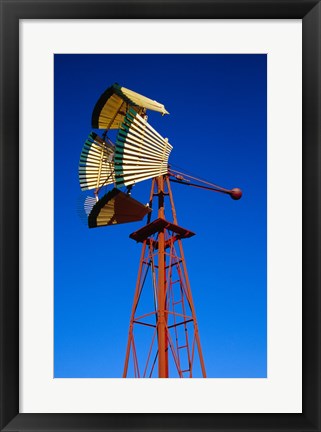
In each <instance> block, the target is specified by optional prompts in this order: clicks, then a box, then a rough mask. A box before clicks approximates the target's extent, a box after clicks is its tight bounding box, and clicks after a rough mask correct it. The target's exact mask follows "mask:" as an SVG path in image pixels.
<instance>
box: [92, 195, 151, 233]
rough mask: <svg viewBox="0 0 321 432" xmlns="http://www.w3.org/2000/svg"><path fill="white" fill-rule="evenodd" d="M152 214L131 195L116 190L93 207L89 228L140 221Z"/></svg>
mask: <svg viewBox="0 0 321 432" xmlns="http://www.w3.org/2000/svg"><path fill="white" fill-rule="evenodd" d="M150 212H151V209H150V208H149V207H148V205H146V206H145V205H144V204H142V203H140V202H139V201H137V200H135V199H134V198H132V197H130V196H129V195H127V194H125V193H124V192H121V191H120V190H118V189H116V188H114V189H113V190H111V191H110V192H108V193H107V194H106V195H104V196H103V197H102V198H101V199H100V200H99V201H97V202H96V204H95V205H94V206H93V207H92V210H91V212H90V213H89V215H88V226H89V228H96V227H101V226H108V225H116V224H122V223H127V222H135V221H140V220H142V219H143V218H144V216H146V215H147V214H148V213H150Z"/></svg>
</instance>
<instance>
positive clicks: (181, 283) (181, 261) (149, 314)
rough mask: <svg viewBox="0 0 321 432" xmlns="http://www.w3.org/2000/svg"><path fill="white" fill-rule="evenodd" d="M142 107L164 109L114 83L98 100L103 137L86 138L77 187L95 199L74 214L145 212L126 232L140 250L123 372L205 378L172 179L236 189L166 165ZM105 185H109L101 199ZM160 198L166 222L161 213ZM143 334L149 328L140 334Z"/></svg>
mask: <svg viewBox="0 0 321 432" xmlns="http://www.w3.org/2000/svg"><path fill="white" fill-rule="evenodd" d="M148 110H152V111H156V112H159V113H160V114H162V115H166V114H169V113H168V111H167V110H166V108H165V106H164V105H163V104H161V103H159V102H157V101H155V100H153V99H149V98H147V97H145V96H143V95H141V94H139V93H136V92H134V91H132V90H129V89H127V88H125V87H121V86H120V85H119V84H117V83H115V84H113V85H112V86H111V87H109V88H108V89H107V90H106V91H105V92H104V93H103V94H102V95H101V96H100V97H99V99H98V101H97V103H96V105H95V106H94V110H93V113H92V127H93V128H94V129H101V130H102V131H103V132H102V136H99V135H98V134H97V133H96V132H91V133H90V134H89V135H88V137H87V139H86V141H85V143H84V146H83V148H82V151H81V154H80V160H79V166H78V177H79V184H80V188H81V190H82V191H88V190H92V191H93V195H94V196H93V197H91V196H87V197H86V198H85V199H84V204H83V210H81V209H80V212H81V214H82V218H83V219H84V218H86V219H87V224H88V227H89V228H96V227H104V226H111V225H115V224H122V223H130V222H137V221H140V220H142V219H143V218H144V217H145V216H147V223H146V225H145V226H143V227H142V228H140V229H138V230H137V231H135V232H133V233H132V234H131V235H130V238H131V239H133V240H135V241H136V242H138V243H141V244H142V253H141V258H140V263H139V269H138V276H137V281H136V289H135V293H134V301H133V305H132V312H131V316H130V325H129V333H128V340H127V348H126V354H125V362H124V369H123V377H124V378H126V377H136V378H141V377H155V376H157V377H159V378H168V377H180V378H185V377H189V378H192V377H194V376H202V377H204V378H205V377H206V369H205V362H204V359H203V354H202V348H201V343H200V336H199V331H198V324H197V319H196V313H195V307H194V303H193V299H192V292H191V288H190V283H189V278H188V273H187V266H186V261H185V257H184V251H183V245H182V240H184V239H187V238H190V237H192V236H193V235H194V233H193V232H192V231H190V230H188V229H186V228H183V227H181V226H180V225H179V224H178V221H177V216H176V209H175V205H174V199H173V194H172V190H171V183H172V182H173V183H178V184H181V185H185V186H189V187H196V188H201V189H206V190H209V191H213V192H217V193H223V194H227V195H230V196H231V198H233V199H234V200H239V199H240V198H241V196H242V191H241V190H240V189H239V188H234V189H226V188H223V187H221V186H218V185H216V184H214V183H211V182H208V181H206V180H203V179H200V178H197V177H195V176H192V175H189V174H187V173H184V172H182V171H177V170H175V169H173V168H171V167H170V165H169V156H170V154H171V151H172V149H173V146H172V145H171V144H170V142H169V140H168V138H165V137H163V136H162V135H161V134H160V133H159V132H158V131H156V130H155V129H154V128H153V127H152V126H151V125H150V124H149V123H148V117H147V111H148ZM111 129H116V130H117V137H116V140H115V142H112V141H111V139H110V138H109V137H108V131H109V130H111ZM146 180H149V181H151V191H150V197H149V202H148V204H146V205H144V204H142V203H141V202H139V201H137V200H136V199H134V198H133V197H132V196H131V189H132V187H133V186H134V185H135V184H136V183H139V182H143V181H146ZM105 187H111V189H110V190H109V191H107V192H106V193H105V194H104V195H103V196H101V197H99V195H100V194H101V191H102V189H103V188H105ZM124 188H125V189H126V190H125V191H123V190H121V189H124ZM165 201H166V202H167V201H168V206H169V209H170V213H171V218H170V219H166V217H165ZM152 212H153V214H154V215H155V219H154V220H153V221H152V220H151V215H152ZM147 285H149V287H148V286H147ZM145 297H146V299H144V298H145ZM142 331H147V333H146V334H144V335H143V336H142V334H141V332H142Z"/></svg>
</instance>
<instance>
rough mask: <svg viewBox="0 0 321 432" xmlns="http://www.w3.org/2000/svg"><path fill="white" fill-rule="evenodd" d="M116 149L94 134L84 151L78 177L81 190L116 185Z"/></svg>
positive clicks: (87, 141)
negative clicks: (114, 158) (114, 157)
mask: <svg viewBox="0 0 321 432" xmlns="http://www.w3.org/2000/svg"><path fill="white" fill-rule="evenodd" d="M113 156H114V147H113V146H112V145H111V144H109V143H106V142H105V141H104V140H103V139H102V138H100V137H99V136H98V135H97V134H95V133H94V132H91V134H89V136H88V138H87V140H86V142H85V144H84V147H83V149H82V152H81V155H80V160H79V166H78V177H79V183H80V188H81V190H83V191H84V190H88V189H97V188H100V187H102V186H105V185H109V184H112V183H114V181H115V178H114V162H113Z"/></svg>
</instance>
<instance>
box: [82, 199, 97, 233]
mask: <svg viewBox="0 0 321 432" xmlns="http://www.w3.org/2000/svg"><path fill="white" fill-rule="evenodd" d="M96 202H97V199H96V198H94V197H91V196H86V197H84V195H83V194H81V195H80V196H79V197H78V200H77V213H78V215H79V217H80V219H81V221H82V222H83V223H84V225H86V226H88V216H89V214H90V212H91V210H92V208H93V207H94V205H95V204H96Z"/></svg>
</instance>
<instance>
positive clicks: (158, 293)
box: [123, 175, 206, 378]
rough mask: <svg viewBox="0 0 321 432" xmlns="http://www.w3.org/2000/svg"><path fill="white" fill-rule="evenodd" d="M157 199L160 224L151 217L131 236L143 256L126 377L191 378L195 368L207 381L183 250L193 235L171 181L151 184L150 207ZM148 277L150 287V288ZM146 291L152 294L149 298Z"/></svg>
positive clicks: (134, 306)
mask: <svg viewBox="0 0 321 432" xmlns="http://www.w3.org/2000/svg"><path fill="white" fill-rule="evenodd" d="M155 197H157V204H158V215H157V216H158V218H157V219H156V220H154V221H153V222H150V216H149V217H148V220H147V224H146V225H145V226H144V227H143V228H141V229H139V230H138V231H136V232H134V233H132V234H131V235H130V237H131V238H132V239H133V240H136V241H137V242H141V243H142V253H141V258H140V263H139V271H138V277H137V283H136V290H135V295H134V301H133V306H132V312H131V317H130V324H129V335H128V342H127V350H126V358H125V365H124V372H123V377H124V378H126V377H128V376H133V377H135V378H147V377H153V376H155V377H159V378H168V377H169V376H171V377H180V378H184V377H190V378H191V377H193V376H194V375H193V374H194V371H195V367H197V368H198V371H199V373H200V374H201V376H203V377H206V370H205V364H204V359H203V354H202V348H201V343H200V337H199V333H198V326H197V320H196V314H195V308H194V303H193V298H192V292H191V288H190V283H189V279H188V274H187V268H186V262H185V258H184V251H183V245H182V240H183V239H185V238H188V237H191V236H193V235H194V233H193V232H191V231H189V230H187V229H185V228H182V227H180V226H179V225H178V224H177V217H176V212H175V206H174V200H173V195H172V191H171V187H170V181H169V177H168V175H164V176H159V177H157V178H155V179H153V181H152V187H151V194H150V207H152V205H153V199H154V198H155ZM166 198H168V199H169V203H170V207H171V213H172V218H171V219H172V221H168V220H166V219H165V205H164V204H165V199H166ZM148 273H149V274H150V275H149V276H150V278H149V281H150V284H149V287H146V285H148V283H147V278H148ZM146 289H147V290H149V292H147V293H146ZM144 294H145V295H147V296H148V295H150V294H151V297H152V300H153V301H152V302H150V303H147V302H145V303H144V301H143V295H144ZM141 303H143V305H141ZM148 304H149V305H150V306H147V305H148ZM141 306H142V307H141ZM148 307H150V309H148ZM142 328H145V330H146V331H145V335H144V336H141V335H138V334H137V333H138V332H139V330H140V329H142ZM146 332H149V335H148V334H146ZM147 341H148V342H147ZM137 345H139V348H138V346H137ZM197 363H198V365H197V366H196V364H197ZM156 365H157V367H156ZM130 366H131V373H130V371H129V369H130ZM157 369H158V371H157Z"/></svg>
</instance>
